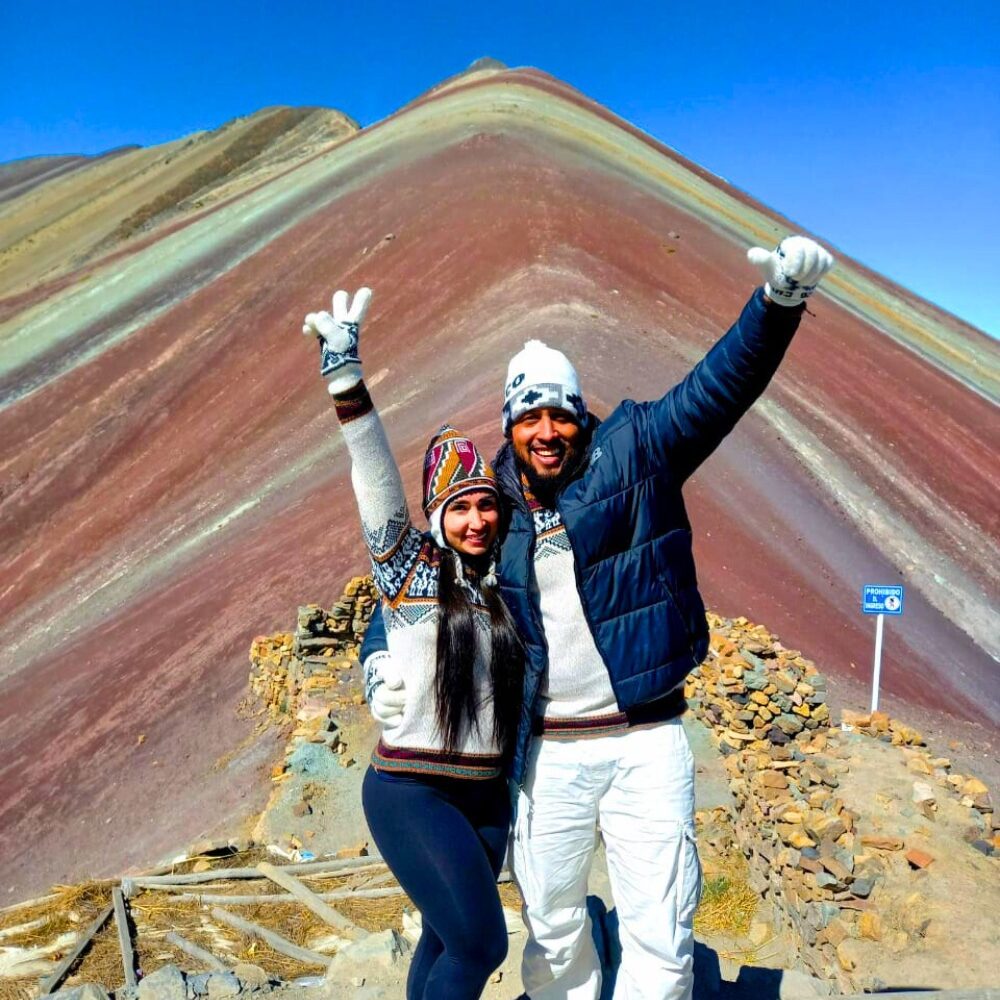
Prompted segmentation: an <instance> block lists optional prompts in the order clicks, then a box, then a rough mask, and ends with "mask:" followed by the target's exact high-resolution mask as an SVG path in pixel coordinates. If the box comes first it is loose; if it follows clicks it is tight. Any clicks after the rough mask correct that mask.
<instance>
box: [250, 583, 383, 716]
mask: <svg viewBox="0 0 1000 1000" xmlns="http://www.w3.org/2000/svg"><path fill="white" fill-rule="evenodd" d="M376 599H377V598H376V591H375V586H374V584H373V583H372V580H371V577H367V576H356V577H354V578H352V579H351V580H350V581H349V582H348V584H347V586H346V587H345V588H344V593H343V596H342V597H341V598H340V600H338V601H337V602H336V603H335V604H334V605H333V607H332V608H331V609H330V610H329V611H326V610H324V609H323V608H322V607H320V606H319V605H318V604H307V605H304V606H303V607H300V608H299V612H298V622H297V626H296V630H295V632H294V633H289V632H279V633H277V634H276V635H273V636H259V637H258V638H256V639H254V641H253V644H252V646H251V647H250V663H251V670H250V689H251V691H252V692H253V694H254V695H255V696H256V697H257V698H258V699H259V700H260V701H261V702H262V703H263V704H264V705H265V706H266V709H267V712H268V714H269V716H270V718H271V719H273V720H275V721H281V720H283V719H293V718H295V719H298V721H300V722H306V721H307V720H315V719H317V718H318V717H320V716H325V715H326V714H328V713H329V710H330V709H331V707H336V706H337V705H338V704H340V703H342V701H343V699H341V698H339V697H338V693H337V688H338V687H340V686H341V685H342V683H343V676H342V673H343V672H344V671H348V670H350V669H352V668H353V667H354V666H356V665H357V657H358V650H359V649H360V646H361V640H362V639H363V638H364V633H365V629H366V628H367V627H368V621H369V620H370V618H371V616H372V611H373V610H374V608H375V601H376ZM351 700H353V699H351Z"/></svg>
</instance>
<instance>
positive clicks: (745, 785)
mask: <svg viewBox="0 0 1000 1000" xmlns="http://www.w3.org/2000/svg"><path fill="white" fill-rule="evenodd" d="M708 618H709V626H710V630H711V642H710V652H709V656H708V658H707V659H706V660H705V662H704V663H703V664H702V665H701V666H700V667H699V668H698V669H697V670H695V671H694V672H693V673H692V675H691V676H690V677H689V679H688V682H687V684H686V687H685V693H686V695H687V697H688V700H689V705H690V707H691V708H692V710H693V711H694V713H695V714H696V715H697V716H698V718H700V719H701V720H702V721H703V722H704V723H705V724H706V725H707V726H708V727H709V728H710V729H711V730H712V732H713V734H714V736H715V737H716V739H717V741H718V745H719V749H720V751H721V752H722V753H723V754H724V755H725V758H726V759H725V767H726V771H727V772H728V775H729V785H730V791H731V792H732V794H733V796H734V798H735V804H736V808H735V810H734V818H733V829H734V831H735V837H736V841H737V843H738V845H739V847H740V849H741V850H742V852H743V854H744V855H745V856H746V858H747V860H748V862H749V868H750V882H751V885H752V886H753V888H754V889H755V890H756V891H757V892H759V893H760V894H761V895H762V896H763V897H764V899H765V900H767V901H769V902H770V903H771V905H772V909H771V912H772V914H773V920H774V930H775V932H778V933H780V932H782V931H789V932H791V934H792V935H793V939H794V940H796V941H797V942H798V947H799V952H800V955H801V958H802V960H803V962H804V964H805V966H806V967H807V968H809V969H810V970H811V971H813V972H815V973H816V974H817V975H819V976H821V977H824V978H827V979H834V980H836V981H837V982H838V985H839V986H840V987H841V988H842V989H843V990H845V991H846V992H853V991H855V990H857V989H861V988H864V987H865V986H866V985H871V984H866V982H865V980H864V977H863V976H862V972H863V971H864V970H863V969H862V968H860V967H859V963H858V958H857V956H858V947H857V946H858V945H859V944H860V943H863V942H864V941H865V940H866V939H867V940H868V941H869V942H872V941H879V942H888V944H889V946H890V947H893V948H895V949H896V950H898V949H900V948H902V947H905V946H906V943H907V942H908V941H911V940H920V939H921V938H922V937H923V935H924V933H925V932H926V924H927V922H928V921H926V920H923V922H922V923H921V922H919V921H918V923H920V926H916V925H915V926H914V927H913V928H907V929H906V931H905V932H903V931H900V930H894V931H892V932H889V931H886V930H885V926H886V924H887V922H888V923H892V921H889V920H888V917H887V915H886V914H880V913H879V912H878V911H879V910H880V909H882V907H883V906H895V902H896V901H894V900H893V899H891V896H890V895H887V894H886V893H885V892H883V891H882V890H879V889H878V887H879V886H880V884H882V883H883V881H884V880H885V878H886V877H887V875H888V873H889V872H890V871H895V870H897V869H898V868H899V866H900V865H902V866H903V869H904V870H905V869H906V866H907V865H908V866H909V869H911V870H915V871H916V870H923V869H926V868H928V867H929V866H930V865H932V864H933V862H934V858H933V857H932V856H931V855H930V854H928V853H927V852H926V851H924V850H921V849H919V848H917V847H916V846H913V845H911V844H909V843H904V839H903V838H902V837H899V836H886V835H883V834H881V833H879V832H874V833H868V832H862V831H861V830H859V829H858V826H859V821H861V820H862V817H860V816H859V815H858V814H857V813H855V812H853V811H852V810H851V809H850V808H848V807H847V806H846V805H845V802H844V800H843V799H842V798H841V797H840V796H839V795H838V787H839V786H840V782H841V780H842V778H844V777H845V776H846V775H847V773H848V771H849V765H848V762H847V761H848V758H850V757H851V749H850V747H849V743H850V741H851V740H852V739H856V737H853V736H851V735H849V733H853V732H858V733H862V734H865V735H868V736H871V737H873V738H875V739H878V740H880V741H882V742H885V743H888V744H891V745H893V746H896V747H898V748H900V750H901V752H902V754H903V757H904V759H905V760H906V763H907V768H908V769H909V770H910V771H911V772H913V776H914V778H915V779H917V780H915V781H914V782H913V787H912V800H911V801H910V802H909V803H908V808H910V809H912V810H914V811H915V813H917V814H919V815H920V816H922V817H924V818H925V819H929V820H932V821H933V820H934V819H935V814H936V812H937V808H938V803H937V796H938V792H937V791H936V790H935V788H933V787H932V781H933V782H936V783H937V785H938V786H939V787H940V788H947V789H949V791H950V792H951V793H953V794H955V795H957V796H958V798H959V802H960V804H961V805H964V806H966V807H968V808H969V809H970V810H971V814H972V819H973V823H972V825H971V826H970V827H969V832H968V835H967V836H966V840H967V841H968V842H969V843H970V844H972V846H973V847H975V848H976V849H977V850H978V851H980V853H982V854H987V855H997V854H998V853H1000V836H998V828H1000V820H998V819H997V816H996V813H994V811H993V806H992V800H991V798H990V795H989V792H988V790H987V788H986V786H985V785H984V784H983V783H982V782H980V781H979V780H978V779H976V778H968V777H963V776H962V775H956V774H953V773H951V772H950V768H951V763H950V761H949V760H948V759H947V758H943V757H935V756H933V755H932V754H931V753H930V751H928V750H926V749H924V748H923V747H922V744H923V742H924V741H923V737H922V735H921V734H920V733H919V732H918V731H917V730H915V729H913V728H912V727H910V726H907V725H905V724H904V723H902V722H900V721H898V720H895V719H891V718H889V716H888V715H885V714H884V713H877V712H876V713H871V714H860V713H850V712H846V713H845V714H844V723H845V724H844V726H843V730H845V731H841V729H839V728H838V729H831V728H830V712H829V708H828V707H827V704H826V700H825V696H826V683H825V681H824V679H823V677H822V675H821V674H820V673H819V672H818V671H817V669H816V667H815V665H814V664H813V663H811V662H810V661H809V660H807V659H805V658H804V657H803V656H802V655H801V654H800V653H799V652H798V651H796V650H787V649H785V648H784V647H783V646H782V645H781V643H780V642H778V641H777V637H776V636H774V635H772V634H770V633H768V632H767V630H766V629H765V628H763V627H762V626H759V625H753V624H751V623H750V622H748V621H747V620H746V619H745V618H737V619H733V620H729V619H723V618H719V617H718V616H715V615H712V614H709V616H708ZM869 829H870V828H869ZM877 829H878V827H877V824H876V831H877ZM907 848H909V849H907ZM895 908H896V909H899V907H895ZM910 909H913V907H912V906H906V905H904V906H903V907H902V910H903V911H908V910H910ZM893 920H895V918H893ZM895 922H896V923H898V920H896V921H895ZM893 933H894V934H895V935H896V937H898V938H899V941H895V940H894V939H893V940H889V938H887V937H886V936H885V935H886V934H888V935H889V937H892V934H893Z"/></svg>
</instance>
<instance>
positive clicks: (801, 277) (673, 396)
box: [632, 236, 833, 481]
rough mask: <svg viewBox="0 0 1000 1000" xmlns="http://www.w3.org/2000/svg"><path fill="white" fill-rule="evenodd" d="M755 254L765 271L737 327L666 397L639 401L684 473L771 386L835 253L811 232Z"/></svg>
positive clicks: (661, 447) (657, 450) (638, 416)
mask: <svg viewBox="0 0 1000 1000" xmlns="http://www.w3.org/2000/svg"><path fill="white" fill-rule="evenodd" d="M747 257H748V258H749V260H750V262H751V263H752V264H754V265H755V266H756V267H757V268H758V269H759V270H760V271H761V274H762V276H763V277H764V279H765V284H764V286H763V287H762V288H758V289H757V290H756V291H755V292H754V293H753V295H752V296H751V297H750V301H749V302H747V304H746V306H744V308H743V312H742V313H741V314H740V317H739V319H737V321H736V322H735V323H734V324H733V326H732V327H731V328H730V330H729V332H728V333H726V335H725V336H724V337H723V338H722V339H721V340H719V341H718V342H717V343H716V344H715V346H714V347H712V349H711V350H710V351H709V352H708V354H706V355H705V357H704V358H702V359H701V361H699V362H698V364H697V365H695V367H694V368H693V369H691V371H690V372H689V373H688V375H687V376H686V377H685V378H684V380H683V381H681V382H680V383H678V384H677V385H676V386H674V387H673V388H672V389H671V390H670V391H669V392H668V393H667V394H666V395H665V396H664V397H663V398H662V399H660V400H657V401H656V402H652V403H641V404H634V406H633V409H632V419H633V420H635V421H636V422H637V423H638V424H639V426H640V432H641V433H642V434H643V436H644V439H645V443H646V445H647V447H648V448H649V450H650V452H651V453H652V454H653V455H656V456H658V457H659V458H660V460H661V461H662V462H663V463H664V464H665V466H666V467H668V468H669V469H670V470H671V473H672V474H673V475H675V476H676V477H677V478H678V479H679V480H681V481H683V480H684V479H687V477H688V476H690V475H691V473H692V472H694V470H695V469H697V468H698V466H699V465H700V464H701V463H702V462H703V461H704V460H705V459H706V458H708V456H709V455H710V454H711V453H712V452H713V451H714V450H715V449H716V448H717V447H718V446H719V444H720V443H721V441H722V439H723V438H724V437H725V436H726V435H727V434H728V433H729V432H730V431H731V430H732V429H733V427H735V426H736V424H737V422H738V421H739V419H740V417H742V416H743V414H744V413H746V411H747V410H748V409H749V408H750V407H751V406H752V405H753V403H754V402H755V401H756V399H757V398H758V397H759V396H760V394H761V393H762V392H763V391H764V389H765V388H766V387H767V384H768V382H770V381H771V378H772V377H773V375H774V373H775V372H776V371H777V370H778V365H779V364H780V363H781V359H782V358H783V357H784V354H785V351H786V349H787V348H788V345H789V344H790V343H791V340H792V337H793V335H794V334H795V331H796V329H797V328H798V325H799V321H800V319H801V318H802V313H803V312H804V303H805V300H806V299H807V298H808V297H809V296H810V295H811V294H812V292H813V290H814V289H815V287H816V285H817V284H818V283H819V281H820V279H821V278H822V277H823V275H824V274H826V272H827V271H828V270H829V269H830V268H831V267H832V265H833V257H831V256H830V254H829V253H827V251H826V250H824V249H823V247H821V246H820V245H819V244H818V243H816V242H815V241H813V240H810V239H808V238H806V237H805V236H789V237H786V238H785V239H784V240H782V242H781V244H780V245H779V246H778V247H777V249H775V250H773V251H769V250H764V249H762V248H761V247H754V248H753V249H752V250H750V251H748V253H747Z"/></svg>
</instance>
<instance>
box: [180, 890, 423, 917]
mask: <svg viewBox="0 0 1000 1000" xmlns="http://www.w3.org/2000/svg"><path fill="white" fill-rule="evenodd" d="M405 895H406V890H405V889H401V888H400V887H399V886H398V885H393V886H387V887H386V888H384V889H338V890H337V891H336V892H319V893H316V898H317V899H321V900H337V899H385V898H386V897H389V896H405ZM173 898H174V900H176V901H177V902H181V903H204V904H205V905H206V906H208V905H209V904H221V905H222V906H227V905H230V904H232V905H233V906H260V905H265V906H270V905H271V904H272V903H298V904H299V905H300V906H301V905H302V900H301V899H300V898H299V897H298V896H293V895H292V894H291V893H287V894H286V893H283V892H277V893H274V894H273V895H270V896H266V895H264V894H263V893H255V894H254V895H251V896H226V895H225V894H223V893H202V892H185V893H182V894H181V895H179V896H174V897H173ZM345 919H346V918H345Z"/></svg>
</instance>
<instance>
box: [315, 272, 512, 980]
mask: <svg viewBox="0 0 1000 1000" xmlns="http://www.w3.org/2000/svg"><path fill="white" fill-rule="evenodd" d="M370 299H371V292H370V291H369V290H368V289H367V288H362V289H361V290H360V291H359V292H358V293H357V295H356V296H355V297H354V301H353V304H351V303H350V302H349V297H348V294H347V292H343V291H338V292H337V293H336V294H335V295H334V296H333V312H332V315H331V314H330V313H326V312H323V313H310V314H309V315H308V316H306V320H305V326H304V327H303V332H304V333H307V334H310V335H316V336H318V337H319V339H320V346H321V371H322V374H323V376H324V378H325V379H326V380H327V388H328V391H329V392H330V394H331V395H332V396H333V399H334V404H335V407H336V410H337V416H338V417H339V419H340V423H341V427H342V428H343V433H344V440H345V442H346V443H347V447H348V450H349V451H350V454H351V461H352V468H351V479H352V482H353V485H354V492H355V495H356V497H357V501H358V509H359V511H360V514H361V523H362V529H363V532H364V536H365V542H366V543H367V545H368V549H369V552H370V554H371V560H372V572H373V576H374V579H375V583H376V586H377V587H378V588H379V591H380V592H381V595H382V602H383V613H384V618H385V624H386V631H387V639H388V645H389V653H390V655H391V660H392V662H393V663H397V664H405V668H404V669H405V682H406V690H407V701H406V707H405V709H404V710H403V712H402V715H401V718H400V719H399V720H398V724H396V725H395V726H393V727H392V728H391V729H390V728H388V727H387V728H385V729H384V730H383V733H382V737H381V739H380V740H379V743H378V746H377V747H376V749H375V752H374V754H373V756H372V763H371V767H370V768H369V769H368V773H367V774H366V775H365V780H364V786H363V792H362V799H363V803H364V809H365V816H366V818H367V820H368V825H369V828H370V829H371V832H372V836H373V837H374V838H375V843H376V844H377V845H378V848H379V850H380V851H381V852H382V856H383V857H384V858H385V860H386V862H387V864H388V865H389V867H390V868H391V869H392V871H393V873H394V874H395V875H396V877H397V878H398V879H399V883H400V885H402V887H403V888H404V889H405V890H406V892H407V894H408V895H409V896H410V898H411V899H412V900H413V902H414V903H415V904H416V905H417V907H419V909H420V911H421V913H422V915H423V934H422V936H421V938H420V944H419V945H418V946H417V949H416V952H415V954H414V957H413V962H412V964H411V966H410V972H409V976H408V978H407V988H406V996H407V998H408V1000H431V998H433V1000H439V998H447V1000H464V998H469V1000H472V998H475V997H478V996H480V994H481V992H482V990H483V987H484V986H485V984H486V981H487V979H488V978H489V975H490V973H491V972H493V970H494V969H495V968H496V967H497V966H498V965H499V964H500V963H501V962H502V961H503V959H504V957H505V955H506V952H507V931H506V927H505V924H504V919H503V911H502V909H501V906H500V899H499V895H498V893H497V888H496V877H497V875H498V873H499V871H500V865H501V864H502V861H503V856H504V849H505V846H506V841H507V827H508V823H509V820H510V815H509V810H510V806H509V800H508V795H507V789H506V784H505V781H504V779H503V777H502V774H503V765H504V755H505V753H506V751H507V748H508V746H509V745H510V744H511V741H512V738H513V735H514V732H515V730H516V727H517V716H518V709H519V700H520V691H521V663H522V654H521V647H520V642H519V640H518V638H517V632H516V631H515V629H514V625H513V622H512V621H511V618H510V616H509V614H508V613H507V610H506V608H505V607H504V605H503V603H502V601H501V600H500V597H499V595H498V593H497V590H496V580H495V578H494V577H493V575H492V571H491V565H492V554H493V551H494V545H495V543H496V539H497V532H498V530H499V527H500V505H499V495H498V492H497V488H496V483H495V481H494V478H493V472H492V470H491V469H490V468H489V466H488V465H486V463H485V462H483V460H482V458H481V457H480V455H479V453H478V452H477V451H476V449H475V447H474V445H473V444H472V442H471V441H469V440H468V438H465V437H464V436H463V435H461V434H459V433H458V431H456V430H454V429H453V428H451V427H443V428H442V429H441V430H440V431H439V432H438V433H437V434H436V435H435V437H434V438H433V440H432V441H431V443H430V446H429V447H428V449H427V454H426V457H425V461H424V513H425V514H426V515H427V518H428V521H429V522H430V529H431V530H430V532H429V534H424V533H421V532H420V531H418V530H417V529H416V528H415V527H414V526H413V525H412V524H411V523H410V517H409V513H408V511H407V506H406V500H405V498H404V495H403V485H402V481H401V480H400V476H399V470H398V469H397V467H396V463H395V461H394V460H393V457H392V453H391V452H390V450H389V444H388V442H387V440H386V437H385V431H384V429H383V427H382V423H381V421H380V420H379V417H378V414H377V413H376V412H375V409H374V407H373V405H372V401H371V397H370V396H369V395H368V391H367V389H366V388H365V385H364V382H363V380H362V376H361V362H360V360H359V357H358V329H359V326H360V324H361V321H362V320H363V318H364V315H365V312H366V311H367V309H368V304H369V301H370ZM378 683H379V679H378V678H376V679H374V681H373V684H378Z"/></svg>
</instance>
